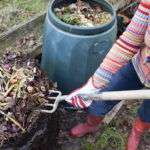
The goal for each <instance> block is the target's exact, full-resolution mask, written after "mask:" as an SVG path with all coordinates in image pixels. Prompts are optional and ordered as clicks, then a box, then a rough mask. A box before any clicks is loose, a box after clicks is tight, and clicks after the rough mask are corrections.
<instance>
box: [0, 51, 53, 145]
mask: <svg viewBox="0 0 150 150" xmlns="http://www.w3.org/2000/svg"><path fill="white" fill-rule="evenodd" d="M52 87H53V85H52V83H50V82H49V80H48V78H47V76H46V75H45V73H44V71H43V70H42V69H41V67H40V64H39V62H38V60H37V59H34V58H31V57H29V56H28V55H27V54H23V53H21V52H14V53H5V54H3V57H2V58H1V59H0V146H2V145H3V143H4V141H6V140H9V138H12V137H13V138H15V137H19V136H22V135H23V134H25V133H29V132H30V131H31V129H32V127H33V125H34V124H35V123H36V121H37V119H38V117H39V115H40V111H39V110H40V108H41V107H42V105H43V103H47V102H48V100H47V99H48V98H47V97H48V96H49V89H52Z"/></svg>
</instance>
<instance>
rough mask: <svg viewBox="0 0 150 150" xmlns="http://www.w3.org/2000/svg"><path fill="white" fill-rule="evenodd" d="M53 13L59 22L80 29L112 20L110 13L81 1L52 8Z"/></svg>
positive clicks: (96, 5)
mask: <svg viewBox="0 0 150 150" xmlns="http://www.w3.org/2000/svg"><path fill="white" fill-rule="evenodd" d="M54 13H55V15H56V17H57V18H58V19H60V20H61V21H63V22H65V23H67V24H71V25H75V26H80V27H94V26H98V25H101V24H104V23H107V22H108V21H109V20H110V19H111V18H112V15H111V13H109V12H105V11H103V10H102V9H101V8H100V6H99V5H98V4H94V7H91V6H90V5H89V4H88V3H86V2H83V1H81V0H77V2H76V3H72V4H63V5H62V6H59V7H57V8H54Z"/></svg>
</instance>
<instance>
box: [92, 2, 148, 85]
mask: <svg viewBox="0 0 150 150" xmlns="http://www.w3.org/2000/svg"><path fill="white" fill-rule="evenodd" d="M149 12H150V1H149V0H141V3H140V5H139V7H138V9H137V11H136V13H135V15H134V17H133V19H132V21H131V22H130V24H129V25H128V27H127V28H126V31H125V32H124V33H123V34H122V35H121V36H120V37H119V39H118V40H117V41H116V43H115V44H114V45H113V47H112V48H111V49H110V51H109V53H108V54H107V56H106V57H105V59H104V60H103V62H102V63H101V64H100V66H99V68H98V69H97V70H96V72H95V73H94V75H93V83H94V85H95V86H96V87H99V88H102V87H106V86H107V85H108V83H109V81H110V80H111V79H112V78H113V76H114V75H115V74H116V73H117V72H118V70H119V69H120V68H122V67H123V66H124V65H125V64H126V63H127V62H128V61H129V60H130V59H131V58H132V57H133V56H134V55H135V54H136V53H137V51H138V50H139V49H140V48H141V46H142V45H143V41H144V35H145V32H146V29H147V26H148V17H149Z"/></svg>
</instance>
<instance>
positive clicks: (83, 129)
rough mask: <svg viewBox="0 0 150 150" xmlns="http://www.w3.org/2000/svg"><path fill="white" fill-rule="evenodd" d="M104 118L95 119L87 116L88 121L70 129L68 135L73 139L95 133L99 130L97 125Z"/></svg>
mask: <svg viewBox="0 0 150 150" xmlns="http://www.w3.org/2000/svg"><path fill="white" fill-rule="evenodd" d="M103 118H104V117H96V116H93V115H91V114H89V115H88V121H87V122H86V123H83V124H79V125H77V126H75V127H74V128H72V129H71V131H70V134H71V136H73V137H81V136H83V135H85V134H86V133H89V132H96V131H97V130H98V129H99V124H100V122H101V121H102V119H103Z"/></svg>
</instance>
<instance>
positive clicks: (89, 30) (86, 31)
mask: <svg viewBox="0 0 150 150" xmlns="http://www.w3.org/2000/svg"><path fill="white" fill-rule="evenodd" d="M62 1H63V0H57V1H56V0H53V1H52V2H51V3H50V6H49V9H48V13H47V15H48V18H49V20H50V21H51V22H52V23H53V24H54V25H55V26H56V27H57V28H59V29H61V30H64V31H66V32H69V33H72V34H79V35H93V34H99V33H103V32H105V31H107V30H108V29H110V28H111V27H112V26H113V25H114V24H115V22H116V11H115V8H114V7H113V6H112V4H111V3H109V2H108V1H106V0H102V1H99V0H93V1H95V2H97V3H99V4H100V3H101V4H103V5H105V6H106V8H108V10H110V11H111V13H112V18H111V20H110V21H108V22H107V23H105V24H102V25H100V26H95V27H79V26H74V25H70V24H67V23H65V22H63V21H61V20H59V19H58V18H57V17H56V16H55V14H54V13H53V8H54V5H56V4H58V3H59V2H62Z"/></svg>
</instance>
